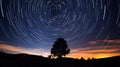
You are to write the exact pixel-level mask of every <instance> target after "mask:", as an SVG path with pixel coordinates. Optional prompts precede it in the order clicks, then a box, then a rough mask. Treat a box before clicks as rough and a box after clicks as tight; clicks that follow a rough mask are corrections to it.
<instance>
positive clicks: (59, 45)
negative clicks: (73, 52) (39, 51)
mask: <svg viewBox="0 0 120 67" xmlns="http://www.w3.org/2000/svg"><path fill="white" fill-rule="evenodd" d="M69 53H70V49H69V48H68V45H67V42H66V41H65V40H64V39H63V38H58V39H57V40H56V41H55V43H54V44H53V48H52V49H51V54H52V55H53V56H57V58H62V56H66V55H67V54H69Z"/></svg>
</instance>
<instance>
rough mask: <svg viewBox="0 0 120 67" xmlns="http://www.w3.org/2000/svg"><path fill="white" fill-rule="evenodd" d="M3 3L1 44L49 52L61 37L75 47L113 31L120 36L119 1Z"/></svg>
mask: <svg viewBox="0 0 120 67" xmlns="http://www.w3.org/2000/svg"><path fill="white" fill-rule="evenodd" d="M0 1H1V2H0V3H1V4H0V7H1V13H0V31H1V32H0V40H1V41H4V42H6V43H10V44H15V45H18V44H22V45H23V46H36V47H38V46H39V47H45V48H46V46H47V47H50V46H51V44H52V43H53V42H54V40H55V39H56V38H58V37H63V38H65V39H66V40H67V41H68V42H70V43H71V42H72V43H71V44H73V43H80V42H82V41H83V42H84V41H86V40H94V39H105V38H108V37H109V35H110V33H111V31H110V30H111V28H113V27H114V28H115V29H116V30H117V31H118V33H120V5H119V4H120V1H119V0H0ZM112 31H113V30H112ZM74 46H75V44H74Z"/></svg>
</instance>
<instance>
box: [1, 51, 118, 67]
mask: <svg viewBox="0 0 120 67" xmlns="http://www.w3.org/2000/svg"><path fill="white" fill-rule="evenodd" d="M0 67H120V56H116V57H110V58H102V59H91V60H84V59H73V58H58V59H50V58H47V57H42V56H36V55H29V54H8V53H2V52H0Z"/></svg>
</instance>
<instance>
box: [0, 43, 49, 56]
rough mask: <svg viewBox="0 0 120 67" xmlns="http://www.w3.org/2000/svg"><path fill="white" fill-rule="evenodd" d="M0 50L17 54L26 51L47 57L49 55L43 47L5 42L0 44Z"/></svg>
mask: <svg viewBox="0 0 120 67" xmlns="http://www.w3.org/2000/svg"><path fill="white" fill-rule="evenodd" d="M0 50H2V51H5V52H7V53H12V54H18V53H26V54H33V55H42V56H45V57H47V56H48V55H49V51H48V50H46V49H43V48H39V49H35V48H23V47H16V46H11V45H7V44H0Z"/></svg>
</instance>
